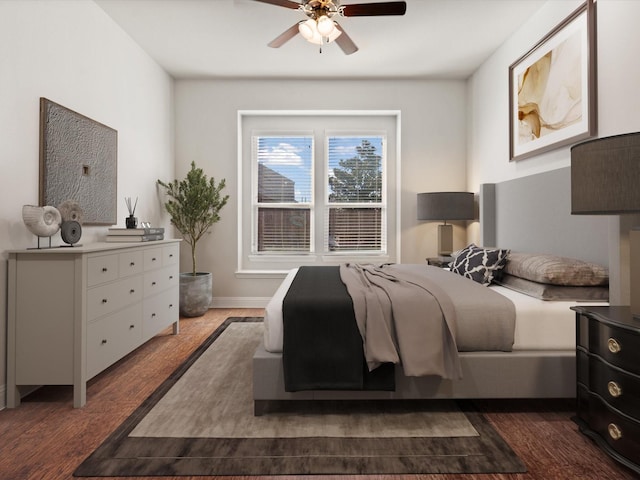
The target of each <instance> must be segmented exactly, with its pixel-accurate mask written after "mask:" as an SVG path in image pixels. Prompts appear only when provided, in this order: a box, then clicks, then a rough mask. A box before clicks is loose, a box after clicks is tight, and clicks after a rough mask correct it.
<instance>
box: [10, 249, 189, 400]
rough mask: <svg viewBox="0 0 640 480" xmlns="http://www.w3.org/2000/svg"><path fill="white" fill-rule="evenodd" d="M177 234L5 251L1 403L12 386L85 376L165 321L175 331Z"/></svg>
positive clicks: (82, 389) (79, 382)
mask: <svg viewBox="0 0 640 480" xmlns="http://www.w3.org/2000/svg"><path fill="white" fill-rule="evenodd" d="M179 242H180V240H159V241H155V242H149V243H146V242H145V243H143V244H140V243H117V244H113V243H95V244H88V245H84V246H79V247H73V248H52V249H46V250H18V251H10V252H9V269H8V282H7V283H8V302H7V303H8V317H7V318H8V322H7V406H8V407H10V408H12V407H17V406H18V405H19V404H20V392H19V388H18V387H19V386H38V385H73V406H74V407H82V406H83V405H84V404H85V403H86V384H87V381H88V380H89V379H91V378H92V377H94V376H96V375H97V374H98V373H100V372H101V371H103V370H104V369H106V368H107V367H109V366H110V365H112V364H113V363H115V362H116V361H118V360H119V359H121V358H122V357H124V356H125V355H127V354H128V353H129V352H131V351H133V350H135V349H136V348H137V347H139V346H140V345H141V344H143V343H144V342H146V341H147V340H149V339H150V338H151V337H153V336H154V335H156V334H157V333H159V332H161V331H162V330H164V329H165V328H167V327H168V326H170V325H172V324H173V333H174V334H177V333H178V325H179V323H178V322H179V313H178V286H179V276H178V275H179V264H178V262H179V247H180V244H179Z"/></svg>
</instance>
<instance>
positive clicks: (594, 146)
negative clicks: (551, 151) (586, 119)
mask: <svg viewBox="0 0 640 480" xmlns="http://www.w3.org/2000/svg"><path fill="white" fill-rule="evenodd" d="M634 212H640V132H637V133H628V134H624V135H615V136H612V137H604V138H598V139H595V140H589V141H587V142H583V143H579V144H577V145H574V146H573V147H571V213H572V214H574V215H576V214H582V215H615V214H620V213H634Z"/></svg>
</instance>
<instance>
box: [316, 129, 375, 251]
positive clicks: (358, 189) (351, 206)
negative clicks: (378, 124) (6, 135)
mask: <svg viewBox="0 0 640 480" xmlns="http://www.w3.org/2000/svg"><path fill="white" fill-rule="evenodd" d="M383 147H384V137H383V136H370V137H362V136H330V137H328V139H327V167H328V172H329V173H328V182H327V191H328V198H327V205H326V210H325V218H326V220H327V221H326V223H325V225H326V228H325V230H326V233H327V235H326V237H325V238H326V241H325V251H331V252H363V251H367V252H383V251H384V249H385V242H384V232H385V228H384V224H385V216H384V204H385V198H386V193H385V188H384V176H383V173H384V169H383V165H384V162H383V160H384V148H383Z"/></svg>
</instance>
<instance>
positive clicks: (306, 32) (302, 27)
mask: <svg viewBox="0 0 640 480" xmlns="http://www.w3.org/2000/svg"><path fill="white" fill-rule="evenodd" d="M298 31H299V32H300V35H302V36H303V37H304V38H305V40H307V41H309V42H311V41H312V40H313V37H314V36H316V35H319V34H318V30H317V28H316V22H315V20H312V19H311V18H309V19H307V20H305V21H304V22H300V23H299V24H298Z"/></svg>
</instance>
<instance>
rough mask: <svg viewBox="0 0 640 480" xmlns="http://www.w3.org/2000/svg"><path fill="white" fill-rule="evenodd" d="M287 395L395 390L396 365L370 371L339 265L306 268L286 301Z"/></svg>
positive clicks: (295, 281) (284, 339)
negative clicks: (333, 391) (305, 392)
mask: <svg viewBox="0 0 640 480" xmlns="http://www.w3.org/2000/svg"><path fill="white" fill-rule="evenodd" d="M282 313H283V322H284V336H283V350H282V352H283V355H282V358H283V367H284V382H285V390H286V391H287V392H295V391H301V390H394V389H395V380H394V366H393V365H392V364H382V365H381V366H380V367H378V368H376V369H374V370H373V371H371V372H369V369H368V368H367V366H366V362H365V358H364V350H363V345H362V337H361V336H360V332H359V330H358V327H357V325H356V320H355V315H354V310H353V302H352V300H351V297H350V296H349V293H348V292H347V289H346V287H345V285H344V284H343V283H342V281H341V280H340V269H339V267H338V266H314V267H301V268H300V269H299V270H298V273H297V274H296V277H295V279H294V280H293V283H292V284H291V287H290V288H289V290H288V292H287V294H286V296H285V297H284V300H283V303H282Z"/></svg>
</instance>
